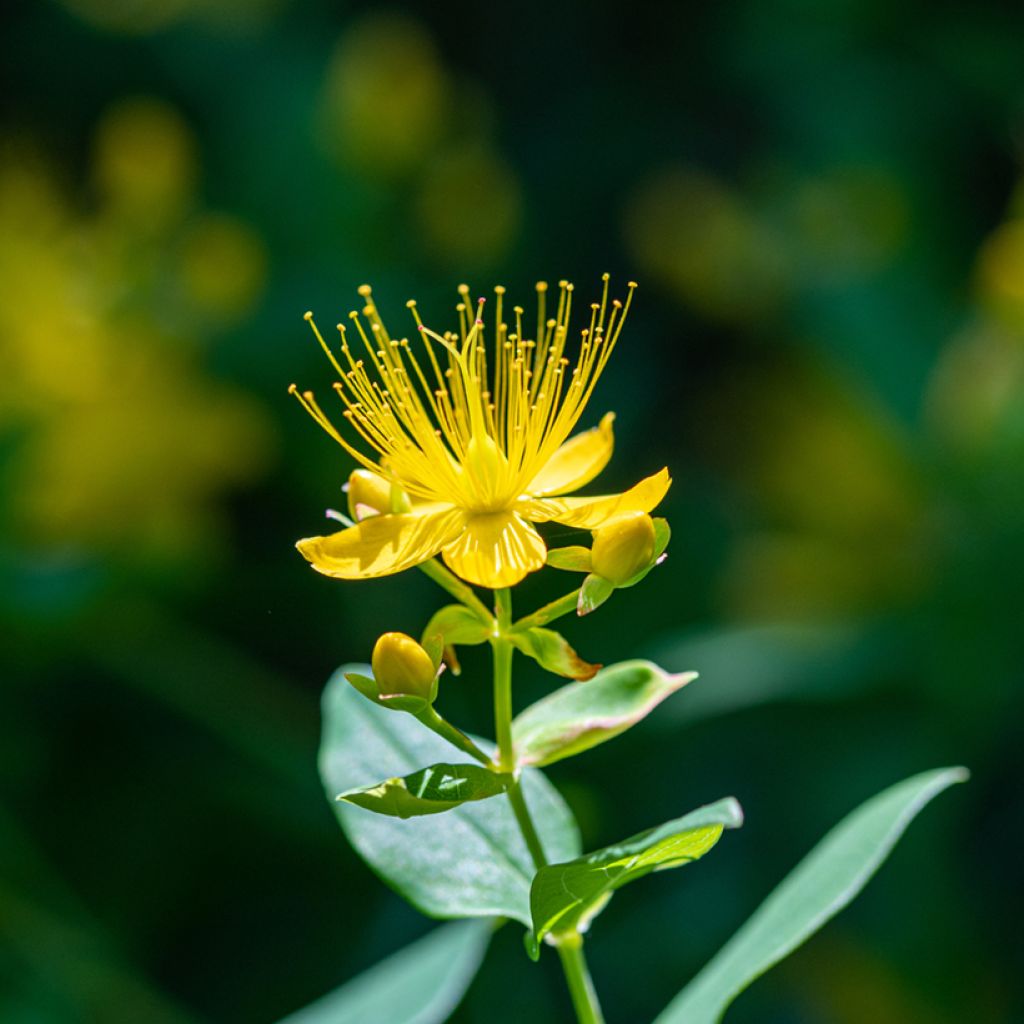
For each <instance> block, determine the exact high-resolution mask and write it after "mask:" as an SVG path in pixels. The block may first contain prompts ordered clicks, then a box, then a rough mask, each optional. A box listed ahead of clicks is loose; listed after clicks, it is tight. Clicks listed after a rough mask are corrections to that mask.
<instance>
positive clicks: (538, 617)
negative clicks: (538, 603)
mask: <svg viewBox="0 0 1024 1024" xmlns="http://www.w3.org/2000/svg"><path fill="white" fill-rule="evenodd" d="M579 596H580V588H579V587H577V588H576V589H575V590H573V591H572V592H571V593H568V594H564V595H563V596H562V597H560V598H558V599H557V600H555V601H552V602H551V603H550V604H546V605H544V607H543V608H538V609H537V610H536V611H535V612H532V613H531V614H530V615H527V616H525V617H524V618H522V619H520V620H519V621H518V622H517V623H515V625H513V626H512V627H511V631H512V632H513V633H519V632H522V631H523V630H525V629H532V628H533V627H534V626H544V625H547V623H549V622H554V621H555V619H560V618H561V617H562V616H563V615H568V614H569V613H570V612H574V611H576V602H577V601H578V600H579Z"/></svg>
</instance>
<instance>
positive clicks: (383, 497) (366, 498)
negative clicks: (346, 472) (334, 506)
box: [345, 469, 408, 522]
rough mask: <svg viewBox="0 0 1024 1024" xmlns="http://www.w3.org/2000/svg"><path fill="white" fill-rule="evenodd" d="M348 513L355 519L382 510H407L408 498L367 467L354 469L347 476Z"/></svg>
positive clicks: (388, 481)
mask: <svg viewBox="0 0 1024 1024" xmlns="http://www.w3.org/2000/svg"><path fill="white" fill-rule="evenodd" d="M345 490H346V491H347V492H348V514H349V515H350V516H351V517H352V518H353V519H354V520H355V521H356V522H359V521H360V520H361V519H365V518H366V517H367V516H376V515H380V514H381V513H382V512H403V511H408V508H407V506H408V499H407V498H406V496H405V493H404V492H402V491H399V490H398V489H397V488H396V487H395V486H394V485H393V484H392V483H391V481H390V480H385V479H384V477H382V476H378V475H377V474H376V473H371V472H370V471H369V470H368V469H354V470H352V474H351V475H350V476H349V478H348V485H347V486H346V488H345Z"/></svg>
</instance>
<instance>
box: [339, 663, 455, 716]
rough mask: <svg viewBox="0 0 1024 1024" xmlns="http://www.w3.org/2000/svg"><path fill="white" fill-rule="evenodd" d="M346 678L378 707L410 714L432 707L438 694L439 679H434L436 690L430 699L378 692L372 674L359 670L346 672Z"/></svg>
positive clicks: (416, 713)
mask: <svg viewBox="0 0 1024 1024" xmlns="http://www.w3.org/2000/svg"><path fill="white" fill-rule="evenodd" d="M345 678H346V679H347V680H348V681H349V683H351V684H352V688H353V689H355V690H358V691H359V693H361V694H362V695H363V696H364V697H365V698H366V699H367V700H369V701H373V703H374V704H376V705H377V706H378V707H382V708H387V709H388V710H389V711H407V712H409V714H412V715H418V714H419V713H420V712H421V711H423V709H424V708H428V707H430V705H431V704H432V703H433V702H434V698H435V697H436V696H437V681H436V680H435V681H434V692H433V694H432V695H431V697H430V699H429V700H427V699H426V698H425V697H413V696H407V695H405V694H397V693H396V694H389V695H386V696H385V695H382V694H380V693H378V692H377V682H376V680H375V679H372V678H371V677H370V676H364V675H361V674H360V673H358V672H346V673H345Z"/></svg>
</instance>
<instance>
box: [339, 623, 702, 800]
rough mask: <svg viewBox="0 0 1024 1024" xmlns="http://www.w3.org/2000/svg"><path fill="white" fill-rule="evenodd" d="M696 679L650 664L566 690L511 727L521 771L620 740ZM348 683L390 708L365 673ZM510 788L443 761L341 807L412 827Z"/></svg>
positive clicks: (619, 668) (627, 665) (608, 672)
mask: <svg viewBox="0 0 1024 1024" xmlns="http://www.w3.org/2000/svg"><path fill="white" fill-rule="evenodd" d="M539 632H549V631H548V630H541V631H539ZM696 675H697V674H696V673H695V672H687V673H683V674H680V675H670V674H669V673H667V672H663V671H662V670H661V669H660V668H658V666H657V665H653V664H651V663H650V662H647V661H627V662H622V663H621V664H619V665H612V666H611V667H609V668H606V669H604V670H602V671H601V672H598V673H597V675H596V676H594V678H593V679H592V680H591V681H590V682H588V683H587V684H586V685H579V684H571V685H569V686H563V687H562V688H561V689H559V690H556V691H555V692H554V693H552V694H549V695H548V696H547V697H545V698H543V699H542V700H540V701H538V702H537V703H536V704H533V705H532V706H531V707H529V708H527V709H526V710H525V711H524V712H523V713H522V714H521V715H519V717H518V718H516V719H515V721H514V722H513V723H512V739H513V745H514V748H515V752H516V765H517V767H528V766H542V765H547V764H552V763H553V762H555V761H560V760H562V759H563V758H566V757H572V756H573V755H574V754H580V753H582V752H583V751H585V750H589V749H590V748H591V747H595V746H597V745H598V744H600V743H605V742H606V741H608V740H610V739H613V738H614V737H616V736H618V735H619V733H621V732H624V731H625V730H626V729H628V728H629V727H630V726H632V725H635V724H636V723H637V722H639V721H640V720H641V719H643V718H645V717H646V716H647V715H648V714H650V712H651V711H653V710H654V708H655V707H657V705H658V704H660V703H661V702H662V701H663V700H664V699H665V698H666V697H668V696H670V695H671V694H673V693H675V692H676V690H678V689H680V688H681V687H683V686H685V685H686V684H687V683H689V682H690V681H691V680H693V679H695V678H696ZM345 677H346V678H347V679H348V681H349V682H350V683H352V684H353V686H355V688H356V689H357V690H358V691H359V692H360V693H362V694H363V696H369V697H370V699H371V700H373V701H374V703H376V704H378V705H383V702H382V701H381V700H380V699H379V698H376V696H375V688H374V683H373V680H372V679H369V678H368V677H366V676H363V675H361V674H360V673H358V672H346V673H345ZM383 706H393V705H392V703H391V702H389V703H388V704H387V705H383ZM507 783H508V779H507V776H504V775H500V774H498V773H496V772H494V771H492V770H491V769H489V768H485V767H481V766H479V765H475V764H450V763H448V762H447V761H443V762H440V763H437V764H433V765H431V766H430V767H428V768H419V769H417V770H416V771H414V772H411V773H410V774H408V775H404V776H394V777H392V778H389V779H385V780H384V781H383V782H375V783H373V784H372V785H369V786H360V787H356V788H352V789H348V790H346V791H345V792H343V793H341V794H340V795H339V796H338V797H337V799H338V800H342V801H344V802H346V803H350V804H354V805H356V806H358V807H363V808H365V809H366V810H369V811H374V812H376V813H377V814H384V815H388V816H391V817H396V818H403V819H406V818H413V817H420V816H422V815H426V814H439V813H441V812H443V811H449V810H452V809H454V808H455V807H458V806H459V805H461V804H464V803H469V802H474V801H478V800H486V799H487V798H488V797H492V796H497V795H498V794H500V793H503V792H504V790H505V788H506V785H507Z"/></svg>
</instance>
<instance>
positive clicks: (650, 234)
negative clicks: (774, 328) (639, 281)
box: [625, 167, 788, 321]
mask: <svg viewBox="0 0 1024 1024" xmlns="http://www.w3.org/2000/svg"><path fill="white" fill-rule="evenodd" d="M625 235H626V242H627V245H628V246H629V249H630V251H631V253H632V255H633V258H634V259H635V260H636V262H637V264H638V265H639V266H640V267H641V268H643V270H644V272H645V274H649V275H651V276H652V277H653V278H655V279H656V280H658V281H660V282H662V283H663V284H665V285H667V286H668V287H669V288H672V289H674V290H675V291H677V292H678V293H679V295H680V297H681V298H682V299H683V300H684V301H686V302H687V303H688V304H690V305H692V306H694V307H695V308H696V309H698V310H700V311H701V312H703V313H705V314H706V315H708V316H711V317H713V318H716V319H721V320H725V321H736V320H739V321H743V320H746V319H749V318H751V317H754V316H758V315H760V314H762V313H764V312H765V311H766V310H768V309H770V308H771V307H773V306H774V305H775V304H776V303H777V302H778V301H779V299H780V298H781V296H782V295H783V294H784V292H785V290H786V288H787V274H788V268H787V263H788V254H787V252H786V250H785V247H784V245H783V243H782V241H781V240H780V239H778V238H776V237H774V236H773V234H772V233H771V232H770V231H769V230H768V229H767V228H766V227H765V226H763V225H762V224H760V223H759V222H758V220H757V219H756V218H755V217H754V216H753V214H752V213H751V211H750V210H749V209H748V208H747V206H746V204H745V203H744V201H743V200H742V198H741V197H740V196H739V195H738V194H736V193H735V192H733V191H732V190H730V189H729V188H727V187H726V186H725V185H724V184H723V183H722V182H720V181H718V180H716V179H715V178H713V177H711V176H710V175H707V174H703V173H701V172H699V171H696V170H692V169H689V168H682V167H680V168H671V169H668V170H666V171H663V172H661V173H659V174H658V175H656V176H655V177H653V178H651V179H649V180H648V181H647V182H646V183H645V184H643V185H642V186H641V187H640V188H639V189H638V191H637V192H636V194H635V195H634V196H633V198H632V200H631V201H630V204H629V206H628V208H627V210H626V219H625Z"/></svg>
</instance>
